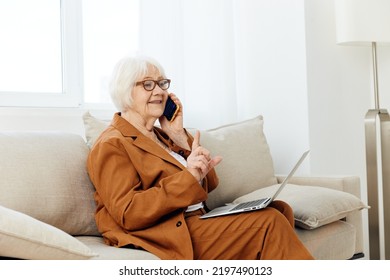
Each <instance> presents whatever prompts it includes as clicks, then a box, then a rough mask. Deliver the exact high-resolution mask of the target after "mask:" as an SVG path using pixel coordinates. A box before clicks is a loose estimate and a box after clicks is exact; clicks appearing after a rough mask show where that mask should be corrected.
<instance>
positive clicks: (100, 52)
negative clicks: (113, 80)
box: [82, 0, 139, 103]
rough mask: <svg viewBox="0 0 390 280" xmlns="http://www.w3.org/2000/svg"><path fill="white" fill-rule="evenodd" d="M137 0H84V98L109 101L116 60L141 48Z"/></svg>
mask: <svg viewBox="0 0 390 280" xmlns="http://www.w3.org/2000/svg"><path fill="white" fill-rule="evenodd" d="M138 14H139V10H138V0H136V1H134V0H111V1H96V0H83V14H82V18H83V22H82V25H83V50H84V51H83V54H84V55H83V62H84V63H83V64H84V94H85V95H84V101H85V102H86V103H109V102H111V100H110V96H109V95H108V91H107V89H108V81H109V79H110V75H111V72H112V70H113V68H114V66H115V64H116V62H117V61H118V60H119V59H121V58H122V57H123V56H125V55H134V54H135V53H136V52H137V50H138V28H139V25H138V22H139V19H138Z"/></svg>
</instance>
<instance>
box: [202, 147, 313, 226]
mask: <svg viewBox="0 0 390 280" xmlns="http://www.w3.org/2000/svg"><path fill="white" fill-rule="evenodd" d="M309 152H310V150H308V151H306V152H304V153H303V154H302V156H301V158H300V159H299V160H298V162H297V163H296V164H295V166H294V168H293V169H292V170H291V171H290V173H289V174H288V175H287V177H286V178H285V179H284V180H283V182H282V184H280V186H279V188H278V189H277V190H276V192H275V193H274V194H273V195H272V196H271V197H264V198H261V199H256V200H253V201H247V202H242V203H239V204H232V203H231V204H228V205H225V206H220V207H217V208H214V209H213V210H211V211H210V212H208V213H206V214H204V215H202V216H200V218H202V219H207V218H212V217H218V216H223V215H230V214H236V213H242V212H248V211H255V210H260V209H263V208H266V207H267V206H268V205H269V204H270V203H271V202H272V201H274V199H275V198H276V197H277V196H278V195H279V193H280V192H281V191H282V190H283V188H284V187H285V186H286V185H287V182H288V180H290V178H291V177H292V176H293V175H294V173H295V171H296V170H297V169H298V167H299V166H300V165H301V163H302V162H303V160H304V159H305V158H306V156H307V155H308V154H309Z"/></svg>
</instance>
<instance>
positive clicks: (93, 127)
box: [83, 111, 110, 148]
mask: <svg viewBox="0 0 390 280" xmlns="http://www.w3.org/2000/svg"><path fill="white" fill-rule="evenodd" d="M83 122H84V128H85V138H86V140H87V145H88V147H89V148H91V147H92V145H93V144H94V143H95V141H96V139H97V138H98V137H99V135H100V134H101V133H102V132H103V130H105V129H106V128H107V126H108V125H109V124H110V121H104V120H99V119H98V118H95V117H94V116H92V115H91V113H90V112H88V111H87V112H85V113H84V114H83Z"/></svg>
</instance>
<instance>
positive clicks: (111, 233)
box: [88, 113, 218, 259]
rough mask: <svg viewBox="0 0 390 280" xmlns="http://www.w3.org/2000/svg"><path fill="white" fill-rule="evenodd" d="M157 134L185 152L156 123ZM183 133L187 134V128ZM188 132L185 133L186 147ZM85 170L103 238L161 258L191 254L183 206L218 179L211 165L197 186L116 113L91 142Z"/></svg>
mask: <svg viewBox="0 0 390 280" xmlns="http://www.w3.org/2000/svg"><path fill="white" fill-rule="evenodd" d="M155 132H156V134H157V135H158V137H159V139H160V140H161V141H163V142H164V143H166V144H167V145H169V147H170V148H171V149H172V150H174V151H175V152H177V153H179V154H181V155H183V156H184V157H185V158H186V157H187V156H188V155H189V154H190V151H187V150H184V149H182V148H181V147H178V146H176V145H175V144H174V143H173V142H172V141H171V140H170V139H169V138H168V136H167V135H166V134H165V133H164V132H163V131H162V130H161V129H159V128H155ZM188 135H189V134H188ZM192 140H193V138H192V137H191V136H190V135H189V140H188V141H189V144H190V147H191V144H192ZM88 172H89V176H90V178H91V180H92V182H93V184H94V186H95V188H96V192H95V200H96V203H97V209H96V214H95V219H96V222H97V226H98V228H99V230H100V232H101V233H102V234H103V237H104V239H105V242H106V243H107V244H109V245H113V246H117V247H123V246H126V245H132V246H135V247H141V248H143V249H145V250H147V251H149V252H151V253H153V254H155V255H157V256H158V257H160V258H161V259H192V258H193V248H192V243H191V237H190V233H189V231H188V228H187V225H186V222H185V219H184V215H183V213H184V211H185V209H186V208H187V207H188V206H189V205H191V204H196V203H198V202H201V201H205V200H206V199H207V193H208V192H209V191H211V190H213V189H214V188H216V186H217V185H218V177H217V175H216V173H215V171H214V170H212V171H210V172H209V174H208V175H207V176H206V177H205V179H204V180H203V181H204V182H203V186H201V185H200V184H199V183H198V182H197V180H196V179H195V178H194V177H193V176H192V174H191V173H190V172H188V171H187V169H186V168H185V167H184V166H183V165H182V164H180V163H179V162H178V161H177V160H176V159H174V158H173V157H172V156H171V155H169V154H168V153H167V151H165V150H164V149H162V148H161V147H160V146H159V145H158V144H156V143H155V142H154V141H153V140H151V139H149V138H148V137H146V136H144V135H143V134H142V133H141V132H140V131H138V130H137V129H136V128H135V127H134V126H132V125H131V124H130V123H129V122H127V121H126V120H125V119H123V118H122V117H121V116H120V114H119V113H117V114H115V115H114V118H113V121H112V123H111V125H110V126H109V127H108V128H107V129H106V130H105V131H104V132H103V133H102V135H101V136H100V137H99V139H98V140H97V141H96V143H95V145H94V146H93V147H92V149H91V152H90V154H89V157H88Z"/></svg>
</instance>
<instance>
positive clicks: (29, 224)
mask: <svg viewBox="0 0 390 280" xmlns="http://www.w3.org/2000/svg"><path fill="white" fill-rule="evenodd" d="M0 256H3V257H11V258H18V259H29V260H49V259H58V260H66V259H71V260H79V259H89V258H92V257H97V254H95V253H93V252H92V251H91V250H90V249H89V248H88V247H87V246H85V245H84V244H83V243H82V242H80V241H78V240H77V239H75V238H74V237H73V236H71V235H69V234H67V233H65V232H64V231H62V230H60V229H57V228H55V227H53V226H51V225H48V224H45V223H43V222H41V221H38V220H36V219H34V218H32V217H30V216H28V215H25V214H23V213H20V212H17V211H14V210H11V209H8V208H6V207H3V206H0Z"/></svg>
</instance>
